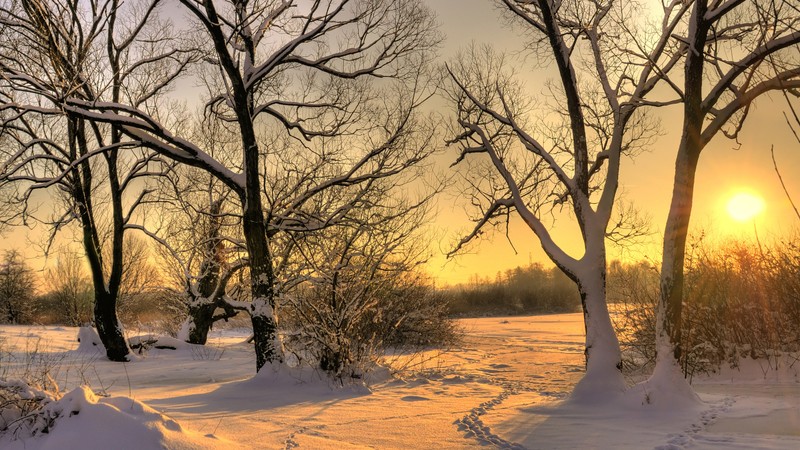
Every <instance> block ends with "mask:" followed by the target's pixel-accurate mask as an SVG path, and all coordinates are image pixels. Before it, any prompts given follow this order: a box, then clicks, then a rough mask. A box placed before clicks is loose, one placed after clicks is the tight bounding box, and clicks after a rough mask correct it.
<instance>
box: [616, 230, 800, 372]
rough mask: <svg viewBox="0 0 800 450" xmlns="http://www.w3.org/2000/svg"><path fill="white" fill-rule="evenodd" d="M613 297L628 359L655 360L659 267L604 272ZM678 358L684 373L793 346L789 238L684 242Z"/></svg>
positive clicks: (794, 299)
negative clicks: (712, 244) (769, 242)
mask: <svg viewBox="0 0 800 450" xmlns="http://www.w3.org/2000/svg"><path fill="white" fill-rule="evenodd" d="M609 285H610V286H614V287H613V288H610V292H613V293H614V295H613V297H612V296H610V298H612V299H614V300H617V301H619V302H620V303H619V307H618V310H619V311H620V314H619V315H618V317H617V329H618V332H619V334H620V340H621V342H622V343H623V347H624V348H625V349H626V353H627V356H628V358H627V360H628V361H629V362H630V363H632V364H633V365H635V366H641V365H646V364H649V363H652V362H653V361H654V355H655V305H656V299H657V298H658V297H657V296H658V272H657V271H656V270H647V271H642V270H641V269H640V268H639V267H637V266H626V267H623V268H621V269H620V270H619V271H618V273H616V274H615V275H614V277H613V278H612V277H610V281H609ZM684 302H685V303H684V310H683V328H682V331H683V334H682V337H681V345H682V348H683V355H682V358H681V361H680V363H681V366H682V368H683V371H684V373H685V374H686V375H687V376H691V375H692V374H694V373H696V372H708V371H713V370H716V369H718V368H719V367H720V366H721V365H722V364H729V365H730V366H736V365H737V364H738V362H739V360H740V359H741V358H742V357H749V358H753V359H756V358H763V359H767V360H768V361H769V362H770V363H771V364H773V366H774V365H776V364H778V362H779V359H778V356H780V354H781V353H786V352H798V351H800V327H798V326H797V324H798V323H800V248H798V246H797V244H795V243H794V241H790V242H788V243H783V244H779V245H774V246H771V247H766V246H755V245H752V244H750V245H748V244H745V243H743V242H730V243H727V244H725V245H723V246H720V247H719V248H708V247H707V246H705V245H704V244H703V243H702V241H700V242H698V243H696V244H694V245H691V246H690V248H689V252H688V256H687V264H686V276H685V287H684Z"/></svg>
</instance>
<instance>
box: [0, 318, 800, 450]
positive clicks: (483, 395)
mask: <svg viewBox="0 0 800 450" xmlns="http://www.w3.org/2000/svg"><path fill="white" fill-rule="evenodd" d="M463 325H464V327H465V329H466V332H467V338H466V340H465V342H464V344H463V345H462V346H461V348H458V349H455V350H452V351H449V352H446V353H444V354H438V352H431V353H430V354H429V355H426V356H427V358H426V359H425V361H424V362H423V363H421V364H419V365H417V366H415V369H416V371H415V372H414V375H410V374H409V373H406V375H405V378H403V379H399V378H392V377H390V376H388V374H386V373H379V374H376V375H375V376H374V377H373V379H372V380H370V386H369V388H368V389H367V388H353V387H349V388H336V387H333V388H332V387H331V386H329V385H328V383H327V382H324V381H319V380H318V379H316V378H317V377H316V376H315V374H313V373H309V372H305V373H298V372H294V371H293V372H287V371H282V372H280V373H275V372H272V371H271V370H268V371H267V372H263V371H262V374H260V375H259V376H257V377H255V378H253V377H252V371H253V354H252V351H251V346H250V345H249V344H245V343H243V341H244V339H245V338H246V331H244V330H243V331H241V332H237V331H236V330H230V331H225V332H222V333H216V334H214V337H213V338H212V339H211V342H210V345H209V346H208V347H207V348H197V347H193V346H189V345H180V344H177V345H176V346H177V347H178V349H177V350H153V351H151V352H150V353H149V354H148V355H147V356H146V357H142V358H140V359H138V360H137V361H134V362H131V363H126V364H124V365H123V364H115V363H110V362H107V361H104V360H103V359H102V358H100V357H99V355H97V354H95V353H94V352H93V351H92V350H91V349H89V350H88V351H80V352H78V351H74V349H76V348H77V347H78V345H77V342H75V337H76V335H77V330H76V329H74V328H62V327H11V326H5V327H0V351H6V352H8V351H11V352H12V353H11V354H10V355H9V354H8V353H7V354H6V355H5V356H4V357H3V360H2V364H3V367H0V375H2V374H3V373H4V372H5V373H7V374H8V373H12V372H14V371H15V370H17V371H18V370H21V369H24V368H25V367H28V368H33V367H36V366H39V367H42V366H46V367H50V368H51V376H52V378H53V379H54V380H55V381H56V382H57V383H58V384H59V385H60V386H61V388H62V389H64V390H65V391H70V390H72V389H73V388H74V387H76V386H77V385H79V384H82V383H84V384H85V383H89V384H90V385H91V386H92V388H93V389H94V390H95V391H96V392H97V391H101V393H104V394H110V395H111V397H103V396H99V397H96V396H94V395H93V394H92V392H91V391H88V390H75V391H72V392H71V393H70V394H68V395H67V396H66V397H65V400H62V401H61V402H59V405H58V406H57V407H58V408H62V409H63V410H64V411H70V415H69V417H67V418H66V419H63V420H61V421H59V422H58V423H57V425H56V426H55V427H54V428H53V429H52V430H50V433H49V434H47V435H44V436H43V437H39V438H34V439H26V440H24V441H13V442H10V441H8V440H3V441H0V447H1V448H3V449H9V450H12V449H13V450H16V449H23V448H24V449H47V448H53V449H56V448H80V449H105V448H115V449H125V448H131V449H147V448H162V447H163V448H170V449H172V448H271V449H291V448H301V449H302V448H309V449H325V448H331V449H334V448H335V449H348V448H380V449H384V448H398V449H407V448H425V449H428V448H453V449H461V448H531V449H536V448H542V449H549V448H564V449H574V448H600V449H604V448H609V449H611V448H613V449H625V448H629V449H649V448H659V449H680V448H693V449H704V448H709V449H717V448H719V449H729V448H742V449H744V448H779V449H783V448H785V449H797V448H800V382H799V381H798V375H797V372H798V369H800V362H798V363H797V364H796V365H795V367H789V365H788V363H785V364H783V365H782V366H781V367H779V370H777V371H773V370H768V369H766V368H764V367H762V365H761V364H759V363H758V362H753V361H746V362H744V363H743V368H742V370H741V371H725V372H724V373H722V374H720V375H717V376H714V377H712V378H706V379H700V380H698V379H696V380H695V388H696V389H697V391H698V392H699V393H700V394H701V398H702V399H703V400H704V403H703V404H702V405H699V406H697V407H692V408H690V409H682V410H680V411H668V409H664V408H661V409H656V408H652V407H647V406H642V405H631V404H630V402H628V403H625V405H598V406H597V407H593V408H591V409H588V410H587V409H583V408H581V409H578V408H575V407H569V406H565V405H562V404H561V401H562V400H563V399H565V398H566V397H567V396H568V394H569V392H570V390H571V388H572V386H573V385H574V384H575V383H576V382H577V381H578V379H580V377H581V376H582V371H583V368H582V365H583V359H582V358H583V356H582V341H583V324H582V322H581V316H580V315H579V314H565V315H551V316H535V317H514V318H486V319H470V320H464V321H463ZM33 353H36V354H38V359H37V360H36V361H33V362H31V361H28V362H26V361H25V358H24V355H26V354H27V355H30V354H33ZM126 397H130V398H132V400H131V399H130V398H126ZM75 411H77V412H75ZM72 412H75V414H72Z"/></svg>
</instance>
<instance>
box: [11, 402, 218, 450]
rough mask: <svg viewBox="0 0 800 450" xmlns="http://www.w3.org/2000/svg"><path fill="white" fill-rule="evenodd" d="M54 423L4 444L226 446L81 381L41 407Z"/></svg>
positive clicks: (41, 449) (42, 449) (29, 448)
mask: <svg viewBox="0 0 800 450" xmlns="http://www.w3.org/2000/svg"><path fill="white" fill-rule="evenodd" d="M41 413H42V415H43V416H44V417H48V418H51V419H52V423H51V425H50V426H49V427H48V428H47V429H46V430H43V431H42V432H41V433H39V434H38V435H37V436H35V437H33V438H27V439H20V440H16V441H11V442H5V443H3V444H4V445H3V448H7V449H8V450H13V449H23V448H24V449H26V450H50V449H52V450H56V449H66V448H76V449H77V448H79V449H81V450H95V449H97V450H105V449H110V448H113V449H115V450H127V449H130V450H149V449H165V448H167V449H175V450H183V449H207V448H225V447H226V444H229V443H225V442H223V441H220V440H218V439H217V438H216V437H214V436H211V435H207V436H200V435H199V434H197V433H194V432H191V431H188V430H185V429H184V428H183V427H182V426H181V425H180V424H178V423H177V422H175V421H174V420H172V419H170V418H169V417H167V416H165V415H163V414H161V413H159V412H158V411H156V410H154V409H153V408H150V407H149V406H147V405H145V404H144V403H141V402H139V401H137V400H134V399H132V398H129V397H108V398H98V397H97V396H96V395H94V393H92V391H91V390H90V389H89V388H87V387H85V386H81V387H79V388H76V389H74V390H72V391H70V392H69V393H67V394H66V395H64V396H63V397H62V398H61V399H60V400H58V401H54V402H51V403H49V404H47V405H46V406H45V407H44V408H43V409H42V411H41Z"/></svg>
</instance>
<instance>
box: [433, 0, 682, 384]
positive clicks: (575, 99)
mask: <svg viewBox="0 0 800 450" xmlns="http://www.w3.org/2000/svg"><path fill="white" fill-rule="evenodd" d="M501 3H502V5H503V6H504V7H505V9H507V11H508V12H510V14H511V17H512V18H513V20H515V23H518V24H520V25H521V27H522V28H523V29H524V30H525V33H526V36H528V37H529V44H528V49H530V50H531V51H533V52H535V54H536V55H537V57H538V58H539V60H543V58H546V59H547V60H548V61H553V62H555V66H556V68H557V73H558V78H557V79H558V83H553V84H552V85H548V87H549V88H550V91H551V93H552V95H553V96H554V98H555V99H556V101H558V103H559V105H558V106H557V107H556V108H554V110H553V111H550V114H549V115H547V114H543V115H542V116H540V117H539V118H538V122H537V121H535V119H536V117H535V113H536V112H537V109H538V108H536V107H535V106H534V104H532V103H531V102H530V101H527V100H526V95H525V91H524V90H523V88H522V86H521V85H520V84H519V83H517V82H515V80H514V78H513V77H512V76H511V75H510V74H509V73H508V70H507V68H506V66H507V64H506V62H505V60H504V58H503V57H502V56H500V55H497V54H495V53H494V52H493V51H491V50H488V49H475V48H473V49H472V50H471V51H470V52H469V53H468V54H466V55H463V57H462V58H461V61H459V62H455V63H453V64H451V65H450V66H449V67H448V70H449V72H450V75H451V78H452V86H451V87H450V89H449V93H450V98H451V100H452V102H453V104H454V106H455V109H456V111H457V117H456V124H457V125H456V129H455V130H454V134H455V137H454V138H453V139H452V140H451V143H452V144H455V145H458V146H459V147H460V149H461V153H460V155H459V157H458V159H457V160H456V162H455V163H454V164H464V161H467V162H468V163H469V162H472V166H471V167H469V168H468V169H467V172H466V176H465V177H466V178H467V180H468V182H469V184H470V191H471V192H472V195H471V201H472V203H473V205H476V206H477V207H478V209H479V210H480V212H479V214H478V216H477V217H476V218H475V222H476V225H475V228H474V230H473V231H472V233H470V234H469V235H468V236H466V237H465V238H464V239H462V240H461V242H460V243H459V244H458V246H457V248H456V250H458V249H460V248H461V247H462V246H464V245H466V244H467V243H468V242H470V241H472V240H473V239H475V238H477V237H478V236H479V235H480V233H481V231H482V229H483V228H485V227H488V226H493V225H499V224H502V223H506V224H507V223H508V220H509V216H510V214H511V213H512V212H514V211H515V212H516V213H517V214H519V216H520V217H521V218H522V220H523V221H524V222H525V224H526V225H527V226H528V227H529V228H530V229H531V230H532V231H533V232H534V234H535V235H536V237H537V238H538V240H539V242H540V243H541V245H542V248H543V249H544V251H545V253H546V254H547V255H548V256H549V257H550V259H551V260H552V261H553V262H554V263H555V264H556V265H557V266H558V267H559V268H560V269H561V270H562V271H563V272H564V273H565V274H566V275H567V276H568V277H569V278H570V279H572V280H573V281H574V282H575V283H576V285H577V287H578V289H579V291H580V296H581V302H582V305H583V314H584V320H585V324H586V349H585V353H586V357H587V372H586V376H585V377H584V379H583V380H582V381H581V382H580V383H579V384H578V386H577V387H576V390H575V394H574V398H576V399H578V398H588V397H586V395H588V396H603V395H608V394H610V393H614V392H620V391H622V390H624V388H625V384H624V381H623V379H622V375H621V373H620V371H619V368H620V349H619V343H618V340H617V337H616V334H615V332H614V329H613V327H612V324H611V320H610V318H609V313H608V308H607V305H606V286H605V276H606V239H607V237H609V235H613V234H614V233H615V226H614V225H615V224H617V223H618V221H616V220H615V221H614V222H611V219H612V217H613V215H614V205H615V200H616V196H617V190H618V186H619V171H620V161H621V160H622V158H623V156H625V155H631V154H633V152H635V150H636V149H637V148H640V147H641V146H642V145H646V144H647V143H648V142H649V141H650V139H651V138H652V137H653V135H654V132H655V129H656V128H655V124H654V123H653V122H652V121H649V120H648V119H647V116H645V115H643V107H645V106H664V105H667V104H670V103H671V102H669V101H667V102H660V101H656V100H645V98H646V97H648V96H649V95H650V94H651V93H652V91H653V89H654V88H655V87H656V86H657V85H659V84H660V83H661V82H664V81H667V82H668V81H669V78H668V74H669V73H670V72H671V71H672V70H673V69H675V67H676V65H677V63H678V62H679V61H680V60H681V58H682V57H683V55H684V54H685V52H686V48H687V46H686V45H685V44H684V43H683V42H676V41H675V40H673V39H672V38H671V35H672V33H673V32H675V31H676V30H677V29H678V28H679V26H680V25H681V24H682V23H683V19H684V16H685V15H686V13H687V11H688V6H687V5H686V4H685V3H684V2H677V1H675V2H667V3H665V4H664V5H663V9H662V13H663V15H662V18H661V23H660V24H658V25H660V27H659V29H658V30H657V31H656V32H655V33H652V30H649V29H638V28H636V27H635V25H634V23H635V21H633V20H632V17H634V15H635V12H636V11H637V8H640V7H642V5H639V4H637V3H635V2H612V1H609V2H596V1H564V2H555V1H550V0H538V1H522V0H520V1H515V0H503V1H502V2H501ZM653 35H655V38H653V37H652V36H653ZM623 42H624V43H627V44H626V45H625V46H622V45H621V43H623ZM554 118H555V119H554ZM561 206H566V207H568V211H571V214H572V216H573V217H574V219H575V220H576V222H577V225H578V228H579V230H580V239H581V242H582V244H583V247H582V250H583V254H582V255H581V256H579V257H573V256H571V255H570V254H568V253H567V252H565V251H564V250H563V249H562V247H561V246H559V245H558V244H557V243H556V242H555V241H554V240H553V238H552V237H551V234H550V233H551V229H550V228H549V227H548V220H547V218H548V215H549V213H550V211H551V210H552V209H553V208H554V207H555V208H559V207H561ZM623 213H624V210H623ZM610 224H611V225H610Z"/></svg>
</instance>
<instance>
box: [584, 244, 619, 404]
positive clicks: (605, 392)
mask: <svg viewBox="0 0 800 450" xmlns="http://www.w3.org/2000/svg"><path fill="white" fill-rule="evenodd" d="M586 262H588V261H584V263H586ZM575 278H576V279H577V280H576V281H577V283H578V289H579V291H580V295H581V305H582V307H583V319H584V326H585V329H586V345H585V350H584V354H585V355H586V375H585V376H584V377H583V379H581V381H580V382H579V383H578V385H577V386H575V390H574V391H573V393H572V396H571V400H572V401H576V402H590V403H595V402H597V400H602V399H607V398H609V397H612V396H614V395H616V394H619V393H622V392H623V391H624V390H625V380H624V378H623V377H622V372H621V368H622V356H621V351H620V347H619V340H618V339H617V334H616V332H615V331H614V326H613V324H612V322H611V317H610V315H609V313H608V305H607V304H606V267H605V258H604V257H598V258H593V262H592V264H585V266H584V267H583V268H582V270H581V271H579V272H577V273H575Z"/></svg>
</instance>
